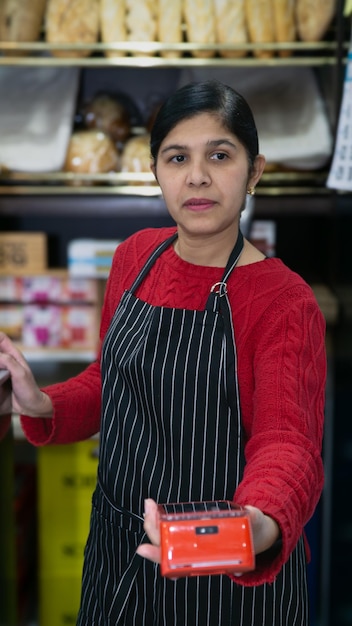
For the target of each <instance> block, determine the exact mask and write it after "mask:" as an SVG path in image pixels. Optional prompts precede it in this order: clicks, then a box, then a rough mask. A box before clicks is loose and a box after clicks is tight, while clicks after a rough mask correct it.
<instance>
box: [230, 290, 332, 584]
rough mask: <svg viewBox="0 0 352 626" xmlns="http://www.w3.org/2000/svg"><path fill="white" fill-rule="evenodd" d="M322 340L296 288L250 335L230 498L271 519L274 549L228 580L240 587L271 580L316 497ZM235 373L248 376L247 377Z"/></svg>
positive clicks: (308, 302) (314, 314)
mask: <svg viewBox="0 0 352 626" xmlns="http://www.w3.org/2000/svg"><path fill="white" fill-rule="evenodd" d="M259 329H260V330H259ZM324 339H325V321H324V318H323V316H322V314H321V312H320V310H319V308H318V305H317V303H316V301H315V299H314V297H313V296H312V295H311V294H310V289H309V287H308V286H297V287H296V288H295V289H292V290H291V291H290V292H288V293H287V294H286V295H285V297H282V296H281V297H280V299H278V300H277V301H276V302H274V303H273V304H272V305H271V306H270V307H269V308H268V309H267V310H266V311H265V312H264V314H263V318H262V319H261V323H260V324H258V325H257V329H255V330H254V335H253V336H252V338H251V345H252V346H254V348H253V361H252V367H253V371H254V372H255V376H254V380H255V383H254V387H253V389H252V390H250V392H251V395H252V400H251V402H252V406H251V407H249V402H250V401H249V399H248V398H249V395H248V391H249V390H248V389H247V390H246V389H244V394H243V395H244V406H243V414H244V415H243V423H244V428H245V431H246V445H245V457H246V466H245V470H244V475H243V479H242V481H241V483H240V485H239V486H238V488H237V491H236V493H235V501H236V502H238V503H239V504H242V505H245V504H251V505H253V506H256V507H258V508H259V509H261V510H262V511H263V512H264V513H266V514H267V515H269V516H270V517H272V518H273V519H275V520H276V521H277V523H278V524H279V527H280V530H281V537H282V547H281V550H280V551H279V553H278V554H277V555H276V556H275V557H274V559H273V555H272V553H271V554H269V552H268V553H263V554H262V555H258V557H257V564H256V570H255V572H253V573H248V574H245V575H243V577H241V578H239V579H238V578H236V582H238V583H240V584H244V585H251V584H260V583H262V582H271V581H272V580H274V578H275V576H276V575H277V574H278V572H279V571H280V569H281V567H282V565H283V564H284V563H285V562H286V561H287V560H288V558H289V556H290V554H291V552H292V551H293V550H294V548H295V546H296V544H297V542H298V540H299V538H300V536H301V535H302V532H303V529H304V526H305V524H306V523H307V522H308V520H309V519H310V517H311V516H312V514H313V512H314V510H315V508H316V505H317V503H318V500H319V498H320V495H321V492H322V487H323V463H322V456H321V449H322V437H323V420H324V404H325V379H326V355H325V341H324ZM242 376H243V377H244V378H246V380H249V379H250V374H249V372H247V373H246V372H245V373H244V372H242ZM246 402H247V403H248V405H247V406H246ZM249 411H250V412H252V419H251V418H250V417H249Z"/></svg>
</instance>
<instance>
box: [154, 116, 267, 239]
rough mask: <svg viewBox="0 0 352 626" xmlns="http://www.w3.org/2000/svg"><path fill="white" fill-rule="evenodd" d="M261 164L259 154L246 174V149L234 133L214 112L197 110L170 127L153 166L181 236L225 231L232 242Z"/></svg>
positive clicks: (256, 180) (261, 160)
mask: <svg viewBox="0 0 352 626" xmlns="http://www.w3.org/2000/svg"><path fill="white" fill-rule="evenodd" d="M264 164H265V160H264V157H262V156H261V155H258V157H257V158H256V161H255V164H254V167H253V168H252V171H251V173H250V172H249V162H248V156H247V153H246V150H245V148H244V147H243V145H242V144H241V143H240V141H239V140H238V139H237V137H236V135H233V134H232V133H231V132H230V131H229V130H227V129H225V128H224V126H223V124H222V123H221V121H220V119H219V118H218V116H216V115H212V114H210V113H200V114H199V115H196V116H195V117H192V118H190V119H186V120H183V121H182V122H179V124H177V126H175V128H173V129H172V130H171V131H170V133H169V134H168V135H167V136H166V137H165V139H164V141H163V142H162V143H161V146H160V149H159V153H158V159H157V164H156V166H152V170H153V172H154V174H155V176H156V178H157V180H158V183H159V185H160V187H161V190H162V192H163V196H164V199H165V202H166V205H167V207H168V210H169V212H170V215H171V217H172V218H173V219H174V220H175V222H176V223H177V225H178V230H179V235H180V234H181V233H185V234H187V235H188V236H192V237H199V236H206V237H208V236H211V235H215V234H220V233H222V234H224V235H226V234H227V233H228V235H229V237H231V240H232V239H233V236H234V225H238V222H239V216H240V212H241V210H242V208H243V206H244V203H245V197H246V191H247V189H248V187H251V186H255V185H256V183H257V182H258V180H259V178H260V176H261V174H262V171H263V169H264ZM235 232H236V230H235Z"/></svg>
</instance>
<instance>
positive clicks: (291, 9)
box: [272, 0, 297, 57]
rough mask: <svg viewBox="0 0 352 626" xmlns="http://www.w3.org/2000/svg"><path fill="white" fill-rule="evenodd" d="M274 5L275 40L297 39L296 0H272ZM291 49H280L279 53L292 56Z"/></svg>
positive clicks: (290, 40) (287, 40)
mask: <svg viewBox="0 0 352 626" xmlns="http://www.w3.org/2000/svg"><path fill="white" fill-rule="evenodd" d="M272 2H273V7H274V24H275V41H277V42H278V43H280V42H292V41H296V34H297V33H296V18H295V0H272ZM290 54H291V51H290V50H280V52H279V55H280V56H282V57H284V56H290Z"/></svg>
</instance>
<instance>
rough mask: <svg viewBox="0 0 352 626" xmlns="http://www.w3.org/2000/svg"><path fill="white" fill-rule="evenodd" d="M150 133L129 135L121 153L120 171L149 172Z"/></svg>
mask: <svg viewBox="0 0 352 626" xmlns="http://www.w3.org/2000/svg"><path fill="white" fill-rule="evenodd" d="M150 163H151V156H150V134H149V133H145V134H143V135H136V137H131V138H130V139H129V140H128V141H127V143H126V144H125V146H124V148H123V151H122V154H121V172H150Z"/></svg>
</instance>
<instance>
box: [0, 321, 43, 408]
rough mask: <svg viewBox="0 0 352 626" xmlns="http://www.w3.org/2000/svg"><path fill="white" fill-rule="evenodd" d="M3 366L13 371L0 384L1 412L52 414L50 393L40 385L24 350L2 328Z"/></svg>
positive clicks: (0, 357) (0, 362) (0, 349)
mask: <svg viewBox="0 0 352 626" xmlns="http://www.w3.org/2000/svg"><path fill="white" fill-rule="evenodd" d="M0 368H5V369H7V370H8V371H9V372H10V378H9V380H7V381H5V382H4V383H3V384H2V385H0V415H8V414H10V413H19V414H22V415H28V416H30V417H52V413H53V407H52V403H51V400H50V398H49V396H47V395H46V394H45V393H43V392H42V391H41V390H40V389H39V387H38V385H37V383H36V381H35V379H34V376H33V374H32V371H31V369H30V367H29V365H28V363H27V361H26V359H25V358H24V356H23V354H22V353H21V352H20V350H18V348H16V346H15V345H14V344H13V342H12V341H11V340H10V339H9V337H8V336H7V335H5V333H3V332H0Z"/></svg>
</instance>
